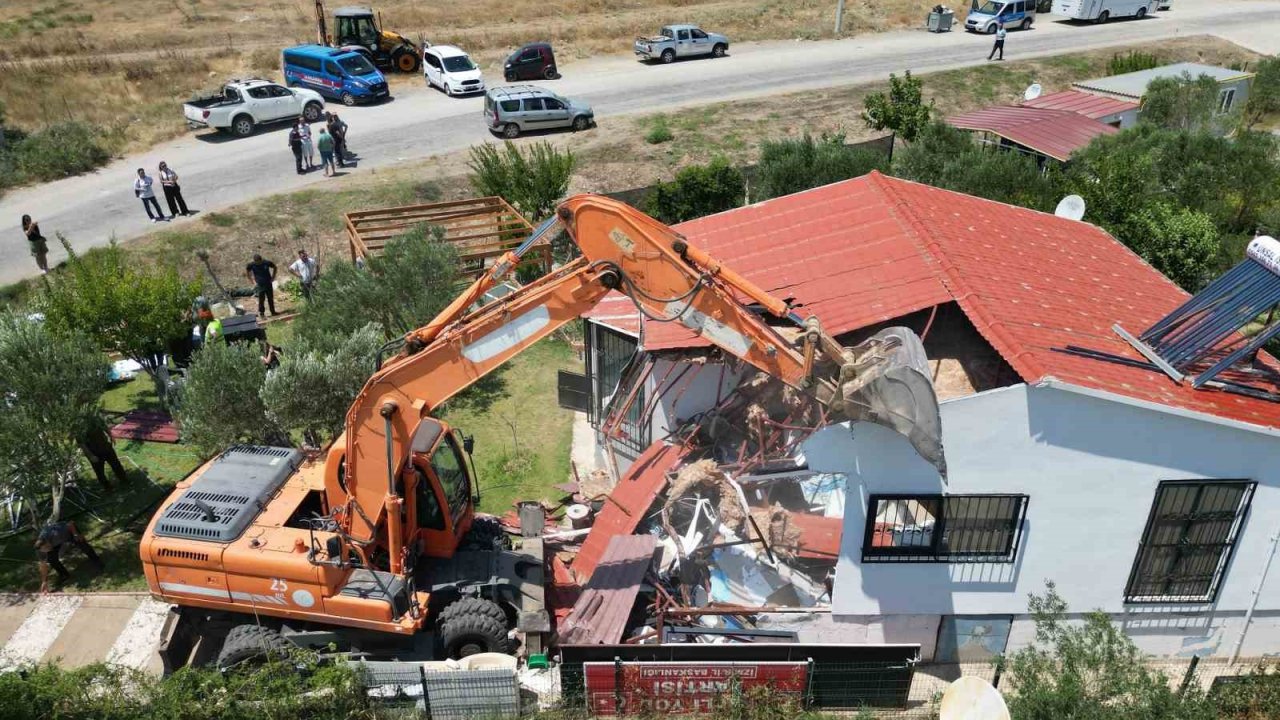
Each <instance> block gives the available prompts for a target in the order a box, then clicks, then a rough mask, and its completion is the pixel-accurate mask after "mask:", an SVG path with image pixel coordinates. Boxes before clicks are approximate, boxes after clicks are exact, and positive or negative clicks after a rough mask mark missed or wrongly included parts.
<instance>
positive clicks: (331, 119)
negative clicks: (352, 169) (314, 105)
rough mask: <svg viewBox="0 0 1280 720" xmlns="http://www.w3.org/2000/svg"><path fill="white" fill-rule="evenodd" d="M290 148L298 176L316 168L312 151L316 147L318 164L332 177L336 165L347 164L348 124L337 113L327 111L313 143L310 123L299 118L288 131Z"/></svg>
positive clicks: (336, 169) (342, 166) (337, 166)
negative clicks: (318, 158)
mask: <svg viewBox="0 0 1280 720" xmlns="http://www.w3.org/2000/svg"><path fill="white" fill-rule="evenodd" d="M289 149H290V150H292V151H293V164H294V168H295V169H296V170H297V171H298V174H299V175H302V174H305V173H307V172H310V171H311V170H314V169H315V167H316V160H315V157H316V156H315V151H316V150H319V151H320V167H321V168H323V170H324V174H325V176H326V177H332V176H333V175H334V174H336V173H337V172H338V168H345V167H346V166H347V124H346V123H345V122H343V121H342V119H341V118H339V117H338V114H337V113H332V112H331V113H329V114H328V118H327V119H326V120H325V123H324V125H321V126H320V131H319V134H318V136H317V137H316V138H315V142H314V143H313V142H312V138H311V123H309V122H307V119H306V118H305V117H299V118H298V122H296V123H294V126H293V127H292V128H291V129H290V130H289Z"/></svg>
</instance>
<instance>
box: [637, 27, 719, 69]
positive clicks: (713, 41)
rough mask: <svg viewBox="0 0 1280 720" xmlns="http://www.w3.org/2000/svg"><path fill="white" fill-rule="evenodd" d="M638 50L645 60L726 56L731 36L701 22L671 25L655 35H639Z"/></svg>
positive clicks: (667, 60)
mask: <svg viewBox="0 0 1280 720" xmlns="http://www.w3.org/2000/svg"><path fill="white" fill-rule="evenodd" d="M635 52H636V55H639V56H640V59H641V60H661V61H662V62H663V63H670V62H675V60H676V58H686V57H694V56H697V55H710V56H712V57H724V55H725V53H727V52H729V38H727V37H725V36H723V35H720V34H717V33H709V32H707V31H705V30H703V29H702V28H700V27H698V26H697V25H667V26H665V27H663V28H662V30H661V31H659V33H658V34H657V35H655V36H654V37H638V38H636V44H635Z"/></svg>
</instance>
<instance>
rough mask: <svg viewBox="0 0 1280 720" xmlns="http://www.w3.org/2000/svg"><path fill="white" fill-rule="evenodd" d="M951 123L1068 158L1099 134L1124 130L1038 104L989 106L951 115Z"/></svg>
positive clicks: (1052, 155) (1061, 158)
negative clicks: (1039, 106)
mask: <svg viewBox="0 0 1280 720" xmlns="http://www.w3.org/2000/svg"><path fill="white" fill-rule="evenodd" d="M947 123H949V124H950V125H953V126H955V127H958V128H961V129H963V130H980V131H983V132H989V133H993V134H995V135H999V136H1000V137H1002V138H1005V139H1006V140H1009V141H1011V142H1015V143H1017V144H1019V145H1022V146H1023V147H1028V148H1031V149H1032V150H1035V151H1036V152H1038V153H1040V154H1042V155H1048V156H1049V157H1051V158H1054V159H1056V160H1062V161H1064V162H1065V161H1066V160H1067V159H1068V158H1070V157H1071V153H1073V152H1075V151H1076V150H1079V149H1081V148H1083V147H1084V146H1086V145H1088V144H1089V143H1091V142H1093V139H1094V138H1096V137H1098V136H1099V135H1111V134H1113V133H1117V132H1120V130H1119V129H1118V128H1114V127H1112V126H1110V125H1107V124H1105V123H1100V122H1098V121H1097V120H1092V119H1090V118H1087V117H1085V116H1084V115H1079V114H1077V113H1074V112H1071V111H1069V110H1044V109H1041V108H1034V107H989V108H983V109H982V110H975V111H973V112H970V113H964V114H963V115H953V116H951V117H949V118H947Z"/></svg>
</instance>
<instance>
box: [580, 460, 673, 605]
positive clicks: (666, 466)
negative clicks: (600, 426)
mask: <svg viewBox="0 0 1280 720" xmlns="http://www.w3.org/2000/svg"><path fill="white" fill-rule="evenodd" d="M681 457H682V456H681V449H680V448H679V447H677V446H675V445H667V444H665V443H660V442H657V443H654V444H652V445H650V446H649V447H648V448H646V449H645V451H644V452H642V453H640V457H638V458H636V461H635V462H634V463H632V464H631V467H630V468H629V469H628V470H627V472H626V474H624V475H623V476H622V479H621V480H619V481H618V484H617V486H615V487H614V488H613V491H612V492H611V493H609V497H608V499H607V500H605V503H604V508H603V509H602V510H601V511H600V515H599V516H598V517H596V520H595V522H594V523H593V524H592V525H591V532H589V533H587V539H586V540H585V541H584V542H583V543H582V549H581V550H579V551H578V555H577V557H575V558H574V559H573V573H574V575H576V576H577V578H578V581H579V582H583V583H585V582H587V581H588V580H589V579H590V578H591V576H592V573H594V572H595V570H596V565H597V564H598V563H599V562H600V561H601V557H603V556H604V553H605V550H606V549H607V548H608V547H609V542H610V541H611V540H612V539H613V538H614V537H616V536H618V535H630V534H631V533H632V532H633V531H634V530H635V529H636V527H637V526H638V525H639V524H640V521H641V520H642V519H643V518H644V514H645V513H646V512H648V510H649V507H650V506H651V505H653V500H654V498H656V497H658V493H660V492H662V489H663V488H665V487H666V486H667V472H668V471H669V470H672V469H673V468H675V466H676V463H678V462H679V461H680V458H681Z"/></svg>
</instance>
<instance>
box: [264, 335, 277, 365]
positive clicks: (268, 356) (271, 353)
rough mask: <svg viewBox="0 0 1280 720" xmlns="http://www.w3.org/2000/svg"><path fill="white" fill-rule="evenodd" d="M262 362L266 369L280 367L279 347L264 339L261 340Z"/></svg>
mask: <svg viewBox="0 0 1280 720" xmlns="http://www.w3.org/2000/svg"><path fill="white" fill-rule="evenodd" d="M262 364H263V366H265V367H266V368H267V369H268V370H275V369H276V368H278V367H280V348H278V347H276V346H275V345H272V344H271V343H269V342H267V341H266V340H263V341H262Z"/></svg>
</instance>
